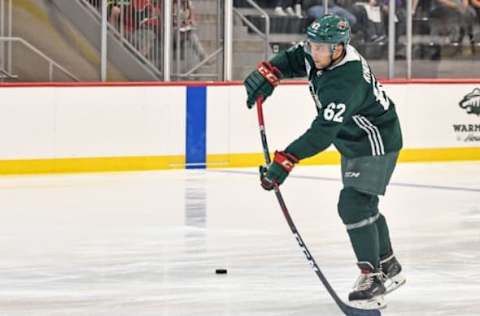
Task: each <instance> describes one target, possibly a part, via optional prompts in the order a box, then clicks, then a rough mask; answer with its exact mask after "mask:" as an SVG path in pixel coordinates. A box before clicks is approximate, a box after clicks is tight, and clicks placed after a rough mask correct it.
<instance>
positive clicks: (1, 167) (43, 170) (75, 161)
mask: <svg viewBox="0 0 480 316" xmlns="http://www.w3.org/2000/svg"><path fill="white" fill-rule="evenodd" d="M473 160H477V161H480V147H469V148H428V149H425V148H422V149H404V150H402V152H401V154H400V158H399V161H400V162H441V161H473ZM263 163H264V158H263V154H261V153H244V154H212V155H208V157H207V166H208V168H242V167H256V166H259V165H261V164H263ZM339 163H340V155H339V153H338V152H336V151H327V152H323V153H321V154H319V155H316V156H314V157H312V158H309V159H305V160H303V161H302V162H301V165H302V166H311V165H336V164H339ZM185 166H186V165H185V156H183V155H172V156H136V157H95V158H56V159H23V160H0V175H22V174H52V173H82V172H116V171H144V170H168V169H184V168H185Z"/></svg>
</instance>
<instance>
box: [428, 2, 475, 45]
mask: <svg viewBox="0 0 480 316" xmlns="http://www.w3.org/2000/svg"><path fill="white" fill-rule="evenodd" d="M430 16H431V17H433V18H436V19H438V20H439V22H440V23H436V25H435V26H432V33H433V35H448V36H449V40H450V42H452V43H461V42H462V41H463V38H464V37H465V34H468V35H469V37H470V40H471V41H472V40H473V22H474V20H475V17H476V12H475V9H473V7H471V6H470V5H469V0H436V1H435V2H434V4H433V7H432V10H431V12H430Z"/></svg>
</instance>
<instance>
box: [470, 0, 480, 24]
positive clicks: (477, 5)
mask: <svg viewBox="0 0 480 316" xmlns="http://www.w3.org/2000/svg"><path fill="white" fill-rule="evenodd" d="M470 6H471V7H472V8H473V9H474V10H475V12H476V13H477V18H478V23H479V24H480V0H470Z"/></svg>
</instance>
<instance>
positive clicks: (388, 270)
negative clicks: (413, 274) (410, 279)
mask: <svg viewBox="0 0 480 316" xmlns="http://www.w3.org/2000/svg"><path fill="white" fill-rule="evenodd" d="M380 266H381V269H382V272H383V274H384V279H385V282H384V286H385V290H386V292H385V294H388V293H391V292H393V291H395V290H396V289H398V288H399V287H400V286H402V285H404V284H405V282H406V281H407V279H406V278H405V277H404V276H403V274H402V273H401V272H402V266H401V265H400V263H399V262H398V260H397V258H396V257H395V255H394V254H393V253H392V254H389V255H387V256H385V257H383V258H381V260H380Z"/></svg>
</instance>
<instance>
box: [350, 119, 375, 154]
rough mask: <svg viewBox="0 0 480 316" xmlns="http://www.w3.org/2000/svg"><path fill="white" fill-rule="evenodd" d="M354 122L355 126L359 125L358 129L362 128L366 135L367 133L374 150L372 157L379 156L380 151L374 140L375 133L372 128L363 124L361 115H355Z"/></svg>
mask: <svg viewBox="0 0 480 316" xmlns="http://www.w3.org/2000/svg"><path fill="white" fill-rule="evenodd" d="M352 118H353V121H354V122H355V124H357V126H358V127H360V128H361V129H362V130H363V131H364V132H365V133H367V136H368V140H369V141H370V147H371V148H372V156H377V155H378V149H377V146H378V145H377V142H376V140H374V139H373V137H374V136H373V132H372V130H371V129H370V128H368V127H367V126H365V125H364V123H363V122H361V121H360V118H359V115H355V116H353V117H352Z"/></svg>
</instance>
